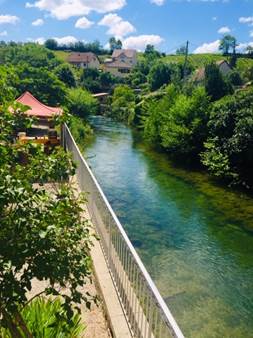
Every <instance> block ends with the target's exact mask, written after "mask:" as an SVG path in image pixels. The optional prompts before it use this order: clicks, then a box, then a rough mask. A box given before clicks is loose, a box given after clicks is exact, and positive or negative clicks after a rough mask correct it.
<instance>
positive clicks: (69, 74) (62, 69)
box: [54, 63, 76, 87]
mask: <svg viewBox="0 0 253 338" xmlns="http://www.w3.org/2000/svg"><path fill="white" fill-rule="evenodd" d="M54 72H55V74H56V75H57V77H58V79H59V80H61V81H62V82H64V83H65V84H66V85H67V86H68V87H75V86H76V80H75V76H74V73H73V71H72V69H71V66H70V65H68V64H67V63H64V64H61V65H59V66H58V67H57V68H56V69H55V71H54Z"/></svg>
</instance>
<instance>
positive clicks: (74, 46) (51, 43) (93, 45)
mask: <svg viewBox="0 0 253 338" xmlns="http://www.w3.org/2000/svg"><path fill="white" fill-rule="evenodd" d="M45 47H46V48H48V49H51V50H71V51H73V52H92V53H95V54H97V55H101V54H109V53H110V52H109V51H108V50H107V49H104V48H103V47H102V46H101V44H100V42H99V41H98V40H95V41H93V42H87V43H86V42H83V41H77V42H75V43H69V44H58V42H57V41H56V40H55V39H48V40H46V41H45Z"/></svg>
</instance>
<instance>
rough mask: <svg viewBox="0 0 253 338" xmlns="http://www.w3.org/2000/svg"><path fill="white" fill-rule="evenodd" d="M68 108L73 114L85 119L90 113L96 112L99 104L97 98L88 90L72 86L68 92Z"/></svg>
mask: <svg viewBox="0 0 253 338" xmlns="http://www.w3.org/2000/svg"><path fill="white" fill-rule="evenodd" d="M67 108H68V110H69V112H70V113H71V114H73V115H77V116H80V117H82V118H84V119H85V118H87V116H88V115H92V114H96V112H97V110H98V104H97V100H96V99H95V98H93V97H92V95H91V94H90V93H89V92H87V91H86V90H84V89H81V88H72V89H69V90H68V92H67Z"/></svg>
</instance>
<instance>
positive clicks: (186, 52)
mask: <svg viewBox="0 0 253 338" xmlns="http://www.w3.org/2000/svg"><path fill="white" fill-rule="evenodd" d="M188 54H189V41H188V40H187V41H186V47H185V58H184V71H183V78H185V77H186V75H187V74H186V66H187V60H188Z"/></svg>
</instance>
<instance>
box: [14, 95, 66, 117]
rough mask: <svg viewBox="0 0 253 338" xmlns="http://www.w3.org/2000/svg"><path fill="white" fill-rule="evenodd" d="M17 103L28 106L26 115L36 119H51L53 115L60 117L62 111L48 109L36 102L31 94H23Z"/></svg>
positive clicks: (53, 108)
mask: <svg viewBox="0 0 253 338" xmlns="http://www.w3.org/2000/svg"><path fill="white" fill-rule="evenodd" d="M16 101H17V102H20V103H22V104H24V105H26V106H29V107H30V108H31V109H29V110H27V111H26V114H28V115H31V116H36V117H44V118H51V117H53V116H55V115H61V114H62V109H61V108H56V107H49V106H46V105H45V104H43V103H41V102H40V101H38V100H37V99H36V98H35V97H34V96H33V95H32V94H31V93H29V92H25V93H24V94H22V95H21V96H20V97H19V98H18V99H16Z"/></svg>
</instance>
